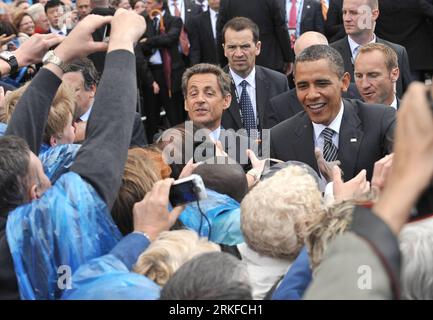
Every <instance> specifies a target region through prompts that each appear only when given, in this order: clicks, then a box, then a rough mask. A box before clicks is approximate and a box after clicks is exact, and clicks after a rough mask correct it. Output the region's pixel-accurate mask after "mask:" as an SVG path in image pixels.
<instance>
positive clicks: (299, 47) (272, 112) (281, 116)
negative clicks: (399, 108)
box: [264, 31, 361, 128]
mask: <svg viewBox="0 0 433 320" xmlns="http://www.w3.org/2000/svg"><path fill="white" fill-rule="evenodd" d="M316 44H323V45H329V43H328V40H327V39H326V37H325V36H324V35H323V34H321V33H319V32H315V31H308V32H305V33H303V34H302V35H301V36H300V37H299V38H298V39H297V40H296V42H295V45H294V48H293V51H294V52H295V56H298V55H299V54H300V53H301V52H302V51H303V50H304V49H306V48H308V47H310V46H312V45H316ZM343 98H349V99H360V98H361V97H360V95H359V93H358V90H357V89H356V86H355V85H354V84H350V85H349V88H348V90H347V92H345V93H344V94H343ZM266 110H267V114H266V115H265V122H264V124H265V128H272V127H273V126H275V125H277V124H278V123H280V122H282V121H284V120H286V119H288V118H291V117H292V116H294V115H295V114H297V113H298V112H300V111H303V110H304V108H303V107H302V105H301V103H300V102H299V100H298V97H297V95H296V88H293V89H290V90H289V91H286V92H284V93H282V94H280V95H278V96H275V97H273V98H272V99H271V100H270V101H269V105H268V107H267V108H266Z"/></svg>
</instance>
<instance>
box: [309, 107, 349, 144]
mask: <svg viewBox="0 0 433 320" xmlns="http://www.w3.org/2000/svg"><path fill="white" fill-rule="evenodd" d="M343 113H344V103H343V100H341V107H340V111H339V112H338V114H337V116H336V117H335V119H334V120H332V122H331V123H330V124H329V126H325V125H323V124H319V123H314V122H312V124H313V128H314V136H315V139H316V140H315V141H317V140H318V139H319V136H320V134H321V133H322V131H323V129H325V128H331V129H332V130H334V131H335V132H337V134H340V127H341V120H343Z"/></svg>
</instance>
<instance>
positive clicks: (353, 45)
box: [347, 33, 376, 64]
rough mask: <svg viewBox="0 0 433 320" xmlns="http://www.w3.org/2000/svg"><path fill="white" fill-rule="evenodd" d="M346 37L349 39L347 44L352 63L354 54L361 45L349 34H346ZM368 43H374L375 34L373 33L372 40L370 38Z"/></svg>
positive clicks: (356, 53)
mask: <svg viewBox="0 0 433 320" xmlns="http://www.w3.org/2000/svg"><path fill="white" fill-rule="evenodd" d="M347 38H348V40H349V46H350V52H351V53H352V64H353V63H354V62H355V59H356V56H357V55H358V52H359V49H360V48H361V46H363V45H362V44H359V43H357V42H356V41H355V40H353V39H352V38H351V37H350V36H349V35H348V36H347ZM369 43H376V35H375V34H374V33H373V40H371V41H370V42H369ZM366 44H368V43H366Z"/></svg>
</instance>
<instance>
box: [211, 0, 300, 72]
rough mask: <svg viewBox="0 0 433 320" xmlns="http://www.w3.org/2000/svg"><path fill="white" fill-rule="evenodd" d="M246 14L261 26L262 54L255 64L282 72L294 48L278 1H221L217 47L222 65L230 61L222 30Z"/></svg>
mask: <svg viewBox="0 0 433 320" xmlns="http://www.w3.org/2000/svg"><path fill="white" fill-rule="evenodd" d="M239 16H243V17H247V18H250V19H251V20H253V21H254V22H255V23H256V24H257V25H258V26H259V29H260V36H259V40H260V41H261V43H262V47H261V53H260V55H259V56H258V57H257V60H256V64H258V65H261V66H264V67H267V68H270V69H273V70H278V71H281V70H283V66H284V64H285V63H287V62H289V61H290V57H291V51H292V50H291V48H290V41H289V33H288V30H287V25H286V22H285V18H284V11H283V9H282V8H281V6H280V4H279V2H278V0H221V4H220V10H219V15H218V21H217V40H218V41H217V48H218V50H220V51H219V53H218V55H219V59H220V65H222V66H224V65H226V64H227V60H226V59H225V57H224V51H223V49H222V43H223V41H222V40H223V39H222V29H223V27H224V25H225V24H226V22H227V21H229V20H230V19H232V18H234V17H239Z"/></svg>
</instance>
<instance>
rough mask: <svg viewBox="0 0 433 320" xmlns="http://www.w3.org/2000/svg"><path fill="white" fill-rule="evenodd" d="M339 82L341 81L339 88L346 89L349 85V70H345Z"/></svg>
mask: <svg viewBox="0 0 433 320" xmlns="http://www.w3.org/2000/svg"><path fill="white" fill-rule="evenodd" d="M341 83H342V86H341V90H342V91H343V92H346V91H347V89H348V88H349V85H350V74H349V72H345V73H344V74H343V78H341Z"/></svg>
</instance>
